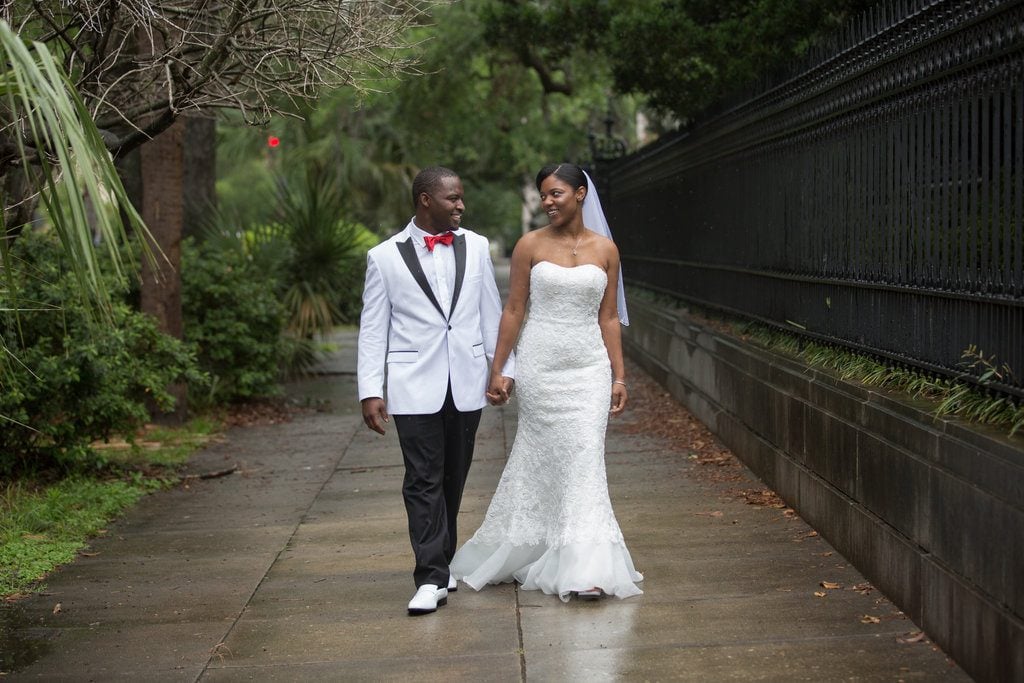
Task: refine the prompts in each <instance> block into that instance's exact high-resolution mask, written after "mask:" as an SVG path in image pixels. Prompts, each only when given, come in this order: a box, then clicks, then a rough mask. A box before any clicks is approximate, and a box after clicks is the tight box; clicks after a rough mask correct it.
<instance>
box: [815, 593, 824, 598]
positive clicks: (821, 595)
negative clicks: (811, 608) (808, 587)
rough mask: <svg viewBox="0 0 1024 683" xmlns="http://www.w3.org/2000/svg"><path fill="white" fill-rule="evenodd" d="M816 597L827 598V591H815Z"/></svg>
mask: <svg viewBox="0 0 1024 683" xmlns="http://www.w3.org/2000/svg"><path fill="white" fill-rule="evenodd" d="M814 595H816V596H817V597H819V598H823V597H825V591H814Z"/></svg>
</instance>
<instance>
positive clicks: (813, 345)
mask: <svg viewBox="0 0 1024 683" xmlns="http://www.w3.org/2000/svg"><path fill="white" fill-rule="evenodd" d="M636 294H637V295H638V296H640V298H642V299H646V300H648V301H651V302H653V303H655V304H657V305H659V306H666V307H669V308H675V309H678V308H680V307H685V308H686V309H688V310H689V311H690V312H691V314H695V315H696V316H697V317H698V318H701V319H704V320H706V321H708V322H710V323H711V324H712V325H713V326H714V327H715V328H716V329H720V330H722V331H726V332H728V333H730V334H732V335H735V336H738V337H741V338H743V339H746V340H748V341H751V342H754V343H757V344H759V345H761V346H763V347H765V348H767V349H770V350H772V351H775V352H777V353H782V354H785V355H788V356H792V357H794V358H797V359H799V360H800V361H802V362H804V363H806V364H807V365H810V366H813V367H819V368H824V369H827V370H831V371H832V372H835V373H836V374H837V375H838V376H839V377H840V378H841V379H843V380H848V381H855V382H860V383H861V384H864V385H867V386H873V387H879V388H883V389H888V390H890V391H897V392H902V393H904V394H907V395H909V396H910V397H912V398H916V399H924V400H926V401H929V402H930V403H931V404H932V405H933V406H934V407H933V409H932V411H931V412H932V414H933V415H935V416H936V417H944V416H953V417H957V418H960V419H962V420H965V421H967V422H974V423H978V424H986V425H991V426H994V427H997V428H999V429H1005V430H1007V431H1008V433H1009V435H1010V436H1013V435H1015V434H1016V433H1017V432H1018V431H1021V430H1024V405H1021V404H1019V403H1018V402H1016V401H1014V400H1013V399H1011V398H1009V397H1007V396H1005V395H1000V394H999V393H997V392H990V391H987V390H985V388H984V385H985V384H986V383H987V382H990V381H998V380H1002V379H1003V378H1004V377H1006V376H1012V375H1013V372H1012V371H1011V369H1010V368H1009V367H1007V366H1006V365H1005V364H1000V363H999V362H998V360H997V359H996V358H995V357H993V356H986V355H985V353H984V352H982V351H981V350H980V349H978V348H977V347H975V346H973V345H972V346H969V347H968V348H966V349H964V351H963V355H962V358H961V366H962V367H963V368H964V371H965V374H966V373H967V371H968V370H971V371H973V372H972V373H971V374H972V376H978V377H979V378H980V379H979V381H980V383H981V385H982V386H981V387H979V386H978V385H977V384H975V383H972V382H966V381H964V380H961V379H957V378H955V377H941V376H937V375H933V374H930V373H927V372H923V371H920V370H915V369H913V368H910V367H904V366H901V365H896V364H893V363H884V362H882V361H880V360H878V359H877V358H874V357H873V356H869V355H866V354H861V353H855V352H854V351H850V350H849V349H844V348H841V347H839V346H831V345H826V344H819V343H817V342H813V341H810V340H808V339H807V338H806V337H801V336H799V335H796V334H791V333H788V332H784V331H782V330H779V329H777V328H773V327H769V326H768V325H763V324H761V323H752V322H748V321H741V320H739V319H736V318H731V317H728V316H723V315H720V314H718V313H710V312H709V311H705V310H702V309H700V308H698V307H695V306H693V305H691V304H688V303H684V302H682V301H681V300H679V299H676V298H675V297H672V296H669V295H666V294H662V293H659V292H653V291H650V290H639V291H637V292H636Z"/></svg>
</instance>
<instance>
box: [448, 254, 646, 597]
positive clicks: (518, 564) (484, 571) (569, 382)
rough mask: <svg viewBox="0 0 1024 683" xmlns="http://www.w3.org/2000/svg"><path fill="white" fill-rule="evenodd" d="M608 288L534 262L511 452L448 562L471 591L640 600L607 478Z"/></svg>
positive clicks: (585, 274)
mask: <svg viewBox="0 0 1024 683" xmlns="http://www.w3.org/2000/svg"><path fill="white" fill-rule="evenodd" d="M607 282H608V279H607V275H606V274H605V272H604V270H602V269H601V268H600V267H598V266H595V265H592V264H587V265H582V266H577V267H575V268H565V267H562V266H559V265H556V264H553V263H550V262H547V261H541V262H539V263H537V264H535V265H534V267H533V269H532V270H531V272H530V304H529V312H528V315H527V319H526V322H525V324H524V326H523V330H522V333H521V334H520V337H519V344H518V345H517V348H516V392H517V395H518V398H519V428H518V431H517V433H516V439H515V443H514V444H513V446H512V452H511V454H510V455H509V458H508V462H507V464H506V465H505V470H504V472H503V473H502V475H501V480H500V481H499V483H498V488H497V489H496V490H495V492H494V498H493V499H492V500H491V504H490V507H489V508H488V509H487V515H486V517H485V518H484V522H483V524H482V525H481V526H480V528H479V529H478V530H477V532H476V534H474V535H473V537H472V538H471V539H470V540H469V541H467V542H466V544H465V545H464V546H463V547H462V548H460V549H459V551H458V552H457V553H456V554H455V558H454V559H453V560H452V563H451V570H452V575H453V576H455V578H457V579H461V580H462V581H464V582H465V583H467V584H469V585H470V586H472V587H473V588H475V589H477V590H479V589H480V588H482V587H483V586H484V585H486V584H488V583H501V582H506V581H512V580H515V581H518V582H519V583H520V584H521V585H522V587H523V588H524V589H526V590H537V589H539V590H542V591H544V592H545V593H550V594H558V596H559V597H560V598H561V599H562V600H563V601H568V600H569V597H570V595H571V593H572V592H573V591H580V590H587V589H589V588H592V587H594V586H597V587H600V588H601V589H602V590H603V591H604V592H605V593H606V594H608V595H617V596H618V597H620V598H626V597H629V596H631V595H638V594H640V593H642V592H643V591H641V590H640V589H639V588H638V587H637V586H636V584H635V582H636V581H642V580H643V576H642V575H641V574H640V573H639V572H637V571H636V569H635V568H634V567H633V560H632V559H631V558H630V555H629V551H628V550H627V549H626V545H625V543H624V541H623V538H622V532H621V531H620V530H619V524H618V522H617V521H616V520H615V514H614V513H613V512H612V506H611V500H610V499H609V497H608V481H607V478H606V475H605V464H604V440H605V429H606V427H607V425H608V409H609V407H610V396H611V366H610V363H609V361H608V352H607V351H606V349H605V346H604V341H603V339H602V337H601V329H600V327H599V326H598V322H597V312H598V308H599V306H600V303H601V298H602V296H603V294H604V290H605V286H606V285H607Z"/></svg>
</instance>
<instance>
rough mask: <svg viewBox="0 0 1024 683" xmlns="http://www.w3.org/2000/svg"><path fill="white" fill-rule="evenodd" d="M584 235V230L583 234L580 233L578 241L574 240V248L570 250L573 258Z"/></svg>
mask: <svg viewBox="0 0 1024 683" xmlns="http://www.w3.org/2000/svg"><path fill="white" fill-rule="evenodd" d="M586 234H587V232H586V231H585V230H584V231H583V232H581V233H580V238H579V239H578V240H576V246H574V247H573V248H572V255H573V256H575V255H576V250H577V249H579V248H580V242H582V241H583V237H584V236H585V235H586Z"/></svg>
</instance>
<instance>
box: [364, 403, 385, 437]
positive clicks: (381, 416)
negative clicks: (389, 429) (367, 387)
mask: <svg viewBox="0 0 1024 683" xmlns="http://www.w3.org/2000/svg"><path fill="white" fill-rule="evenodd" d="M362 403H363V422H365V423H366V426H367V427H369V428H370V429H372V430H373V431H375V432H377V433H378V434H383V433H384V423H386V422H388V421H389V420H390V419H391V418H390V417H388V410H387V407H386V406H385V405H384V399H382V398H364V399H363V401H362Z"/></svg>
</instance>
